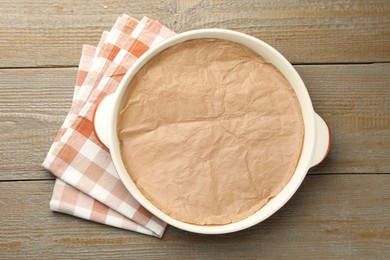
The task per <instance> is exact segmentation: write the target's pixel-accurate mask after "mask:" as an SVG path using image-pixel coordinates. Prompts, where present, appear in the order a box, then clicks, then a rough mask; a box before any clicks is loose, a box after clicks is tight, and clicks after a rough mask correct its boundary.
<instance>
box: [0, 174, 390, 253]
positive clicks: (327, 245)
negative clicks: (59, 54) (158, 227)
mask: <svg viewBox="0 0 390 260" xmlns="http://www.w3.org/2000/svg"><path fill="white" fill-rule="evenodd" d="M389 184H390V175H383V174H382V175H364V174H363V175H360V174H357V175H317V176H315V175H311V176H308V177H307V178H306V180H305V181H304V183H303V185H302V186H301V188H300V190H299V191H298V193H297V194H296V195H295V196H294V197H293V198H292V200H291V201H290V202H288V203H287V205H285V206H284V207H283V208H282V209H281V210H280V211H279V212H278V213H276V214H275V215H274V216H272V217H271V218H269V219H268V220H266V221H265V222H263V223H260V224H258V225H256V226H254V227H252V228H250V229H247V230H244V231H241V232H238V233H233V234H227V235H216V236H206V235H199V234H192V233H188V232H185V231H180V230H178V229H176V228H173V227H168V229H167V231H166V234H165V235H164V237H163V238H162V239H161V240H159V239H156V238H153V237H148V236H145V235H140V234H136V233H133V232H129V231H124V230H119V229H116V228H112V227H108V226H103V225H100V224H96V223H92V222H87V221H84V220H80V219H77V218H74V217H71V216H67V215H63V214H58V213H52V212H50V210H49V208H48V202H49V199H50V196H51V190H52V185H53V181H34V182H32V181H25V182H1V183H0V192H1V196H2V200H1V202H0V203H1V204H0V205H1V208H2V209H3V210H2V214H1V215H0V223H1V225H0V258H7V259H10V258H15V259H20V258H34V259H36V258H43V257H47V256H49V255H50V257H51V258H57V257H65V258H67V257H69V255H72V257H77V258H85V257H93V258H94V259H95V258H105V259H106V258H108V257H113V258H134V259H139V258H140V257H143V258H148V259H152V258H153V259H154V258H167V259H171V258H178V259H189V258H194V259H195V258H197V259H206V258H207V259H208V258H218V259H238V258H240V259H248V258H256V259H257V258H260V257H261V258H264V259H269V258H271V257H272V258H278V259H280V258H283V259H291V258H296V259H303V258H317V257H322V258H343V259H356V258H359V259H388V258H389V257H390V221H389V219H390V208H389V207H388V206H389V204H390V190H389V189H388V187H389ZM15 194H17V196H15ZM16 227H17V228H16Z"/></svg>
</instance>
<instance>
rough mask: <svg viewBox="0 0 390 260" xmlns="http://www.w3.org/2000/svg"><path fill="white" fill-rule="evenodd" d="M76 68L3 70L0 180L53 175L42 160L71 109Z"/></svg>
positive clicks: (0, 95)
mask: <svg viewBox="0 0 390 260" xmlns="http://www.w3.org/2000/svg"><path fill="white" fill-rule="evenodd" d="M75 76H76V69H75V68H70V69H69V68H68V69H29V70H26V69H23V70H0V180H4V179H6V180H18V179H41V178H45V179H47V178H53V177H52V175H51V174H49V173H48V172H47V171H46V170H44V169H43V168H41V164H42V162H43V160H44V158H45V156H46V153H47V151H48V150H49V148H50V145H51V143H52V142H53V139H54V136H55V135H56V133H57V132H58V130H59V128H60V127H61V124H62V122H63V121H64V119H65V115H66V114H67V113H68V111H69V109H70V106H71V100H72V95H73V89H74V84H75Z"/></svg>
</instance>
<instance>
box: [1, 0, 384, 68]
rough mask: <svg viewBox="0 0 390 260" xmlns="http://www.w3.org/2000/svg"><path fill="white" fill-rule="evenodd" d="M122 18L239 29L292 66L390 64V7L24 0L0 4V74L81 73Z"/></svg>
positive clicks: (351, 0) (335, 0)
mask: <svg viewBox="0 0 390 260" xmlns="http://www.w3.org/2000/svg"><path fill="white" fill-rule="evenodd" d="M122 13H128V14H130V15H132V16H134V17H136V18H138V19H140V18H142V17H143V16H144V15H146V16H149V17H150V18H153V19H157V20H159V21H160V22H162V23H164V24H166V25H167V26H168V27H170V28H172V29H174V30H175V31H176V32H183V31H187V30H190V29H198V28H211V27H219V28H226V29H233V30H238V31H241V32H244V33H248V34H250V35H253V36H255V37H258V38H260V39H262V40H264V41H266V42H268V43H269V44H271V45H272V46H274V47H275V48H277V49H278V50H279V51H281V52H282V53H283V54H285V56H286V57H287V58H288V59H289V60H290V61H291V62H293V63H348V62H354V63H357V62H379V61H381V62H383V61H390V2H389V1H383V0H382V1H380V0H375V1H374V0H373V1H369V2H367V1H364V0H348V1H342V2H340V1H339V0H332V1H315V0H311V1H306V0H294V1H286V0H284V1H251V0H246V1H227V0H215V1H211V0H204V1H199V0H192V1H188V0H181V1H178V0H168V1H147V0H139V1H136V2H129V1H100V0H91V1H76V0H67V1H63V0H54V1H52V0H50V1H49V0H40V1H36V0H24V1H3V2H2V3H1V6H0V39H1V40H0V50H1V58H0V67H47V66H69V65H72V66H75V65H77V62H78V58H79V53H80V49H81V45H82V44H94V45H96V44H97V43H98V41H99V38H100V35H101V33H102V31H103V30H109V29H110V26H112V24H113V23H114V21H115V19H116V18H117V17H118V16H119V15H120V14H122Z"/></svg>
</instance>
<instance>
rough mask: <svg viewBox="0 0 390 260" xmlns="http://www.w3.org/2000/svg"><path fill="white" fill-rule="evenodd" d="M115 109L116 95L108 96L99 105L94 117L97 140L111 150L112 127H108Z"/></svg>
mask: <svg viewBox="0 0 390 260" xmlns="http://www.w3.org/2000/svg"><path fill="white" fill-rule="evenodd" d="M113 108H114V94H110V95H107V96H106V97H104V98H103V99H102V100H101V101H100V103H98V104H97V106H96V108H95V111H94V114H93V117H92V123H93V130H94V133H95V136H96V138H97V139H98V140H99V142H100V143H101V144H102V145H104V146H105V147H106V148H108V149H110V146H111V145H110V135H111V133H110V127H109V125H108V122H109V121H110V120H109V117H110V116H112V111H111V110H112V109H113Z"/></svg>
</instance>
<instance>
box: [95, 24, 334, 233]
mask: <svg viewBox="0 0 390 260" xmlns="http://www.w3.org/2000/svg"><path fill="white" fill-rule="evenodd" d="M202 38H214V39H223V40H229V41H233V42H236V43H238V44H241V45H243V46H245V47H247V48H249V49H251V50H253V51H254V52H256V53H258V54H259V55H261V56H262V57H264V59H265V60H267V61H268V62H269V63H272V64H273V65H275V66H276V67H277V68H278V69H279V71H280V72H281V73H282V74H283V75H284V76H285V78H286V79H287V80H288V81H289V82H290V84H291V86H292V87H293V89H294V91H295V93H296V96H297V98H298V100H299V104H300V106H301V110H302V117H303V122H304V140H303V146H302V151H301V155H300V158H299V161H298V164H297V167H296V169H295V172H294V174H293V176H292V177H291V179H290V181H289V182H288V184H287V185H286V186H285V187H284V188H283V190H282V191H281V192H280V193H279V194H278V195H277V196H276V197H274V198H272V199H271V200H270V201H269V202H268V203H267V204H266V205H265V206H263V207H262V208H261V209H259V210H258V211H257V212H255V213H254V214H252V215H251V216H249V217H247V218H245V219H243V220H240V221H238V222H234V223H230V224H225V225H195V224H189V223H185V222H182V221H179V220H177V219H174V218H172V217H170V216H169V215H167V214H165V213H164V212H162V211H161V210H159V209H158V208H157V207H155V206H154V205H153V204H152V203H151V202H150V201H149V200H148V199H146V198H145V196H144V195H143V194H142V193H141V192H140V191H139V190H138V188H137V186H136V185H135V183H134V182H133V181H132V179H131V178H130V176H129V174H128V173H127V171H126V168H125V166H124V163H123V161H122V158H121V152H120V144H119V140H118V136H117V120H118V114H119V110H120V106H121V102H122V98H123V96H124V94H125V92H126V89H127V87H128V86H129V84H130V82H131V80H132V78H133V77H134V76H135V75H136V73H137V72H138V71H139V70H140V69H141V68H142V67H143V66H144V65H145V64H146V63H147V62H148V61H149V60H150V59H151V58H153V57H154V56H155V55H156V54H158V53H160V52H161V51H163V50H165V49H167V48H169V47H171V46H173V45H175V44H178V43H181V42H184V41H188V40H193V39H202ZM93 121H94V127H95V133H96V135H97V137H98V139H99V140H100V141H101V142H102V144H104V145H105V146H106V147H107V148H108V149H109V150H110V154H111V156H112V160H113V163H114V165H115V168H116V170H117V173H118V175H119V177H120V179H121V181H122V182H123V184H124V185H125V187H126V188H127V189H128V190H129V192H130V193H131V195H132V196H133V197H134V198H135V199H136V200H137V201H138V202H139V203H140V204H141V205H142V206H144V207H145V208H146V209H147V210H149V211H150V212H151V213H152V214H154V215H155V216H156V217H158V218H160V219H161V220H163V221H165V222H167V223H168V224H170V225H172V226H175V227H177V228H180V229H182V230H186V231H190V232H195V233H203V234H223V233H230V232H235V231H239V230H242V229H246V228H248V227H251V226H253V225H255V224H257V223H259V222H261V221H263V220H265V219H267V218H268V217H270V216H271V215H272V214H274V213H275V212H276V211H277V210H279V209H280V208H281V207H282V206H283V205H284V204H285V203H286V202H287V201H288V200H289V199H290V198H291V197H292V196H293V194H294V193H295V192H296V191H297V189H298V187H299V186H300V185H301V183H302V181H303V179H304V177H305V176H306V174H307V172H308V170H309V169H310V168H311V167H313V166H315V165H317V164H319V163H320V162H321V161H322V160H323V159H324V158H325V157H326V155H327V154H328V151H329V148H330V131H329V128H328V126H327V125H326V123H325V121H324V120H323V119H322V118H321V117H320V116H319V115H318V114H317V113H316V112H315V111H314V109H313V106H312V103H311V100H310V96H309V94H308V92H307V89H306V87H305V85H304V83H303V81H302V79H301V77H300V76H299V74H298V73H297V72H296V70H295V69H294V67H293V66H292V65H291V64H290V63H289V62H288V61H287V59H286V58H284V57H283V56H282V55H281V54H280V53H279V52H278V51H276V50H275V49H274V48H273V47H271V46H270V45H268V44H266V43H264V42H263V41H261V40H259V39H257V38H254V37H252V36H249V35H246V34H243V33H239V32H235V31H230V30H223V29H201V30H193V31H188V32H184V33H181V34H177V35H175V36H173V37H170V38H169V39H167V40H165V41H163V42H161V43H160V44H157V45H155V46H154V47H152V48H151V49H150V50H148V51H147V52H146V53H145V54H143V55H142V56H141V57H140V58H139V59H138V60H137V61H136V62H135V64H134V65H133V66H132V67H131V68H130V69H129V70H128V72H127V73H126V75H125V76H124V77H123V79H122V81H121V83H120V84H119V86H118V88H117V90H116V91H115V92H114V93H113V94H110V95H108V96H107V97H105V98H104V99H103V100H102V101H101V102H100V104H99V105H98V106H97V108H96V111H95V115H94V119H93Z"/></svg>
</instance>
